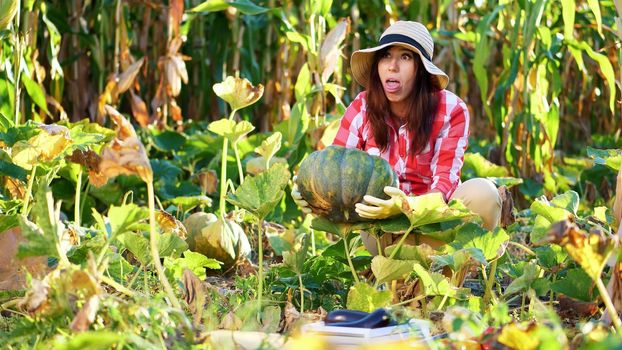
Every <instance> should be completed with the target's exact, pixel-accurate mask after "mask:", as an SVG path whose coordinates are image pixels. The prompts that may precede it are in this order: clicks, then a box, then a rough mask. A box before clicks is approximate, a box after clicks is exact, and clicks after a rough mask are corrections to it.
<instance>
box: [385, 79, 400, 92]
mask: <svg viewBox="0 0 622 350" xmlns="http://www.w3.org/2000/svg"><path fill="white" fill-rule="evenodd" d="M401 87H402V84H401V83H400V82H399V81H397V80H387V81H385V82H384V91H386V92H389V93H395V92H397V91H399V89H400V88H401Z"/></svg>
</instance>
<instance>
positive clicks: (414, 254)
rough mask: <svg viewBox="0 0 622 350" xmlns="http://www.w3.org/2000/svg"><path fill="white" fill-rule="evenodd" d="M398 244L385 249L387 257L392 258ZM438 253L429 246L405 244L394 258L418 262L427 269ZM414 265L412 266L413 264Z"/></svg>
mask: <svg viewBox="0 0 622 350" xmlns="http://www.w3.org/2000/svg"><path fill="white" fill-rule="evenodd" d="M396 247H397V244H393V245H390V246H388V247H386V248H385V252H386V254H387V255H389V256H391V254H393V250H394V249H395V248H396ZM435 254H436V251H435V250H434V249H432V247H430V246H429V245H427V244H420V245H408V244H404V245H402V247H401V248H400V250H399V251H398V252H397V253H396V254H395V256H394V257H393V258H394V259H397V260H411V261H413V262H417V263H419V264H420V265H422V266H423V267H425V268H429V267H430V264H431V263H432V259H433V258H434V255H435ZM411 265H412V264H411Z"/></svg>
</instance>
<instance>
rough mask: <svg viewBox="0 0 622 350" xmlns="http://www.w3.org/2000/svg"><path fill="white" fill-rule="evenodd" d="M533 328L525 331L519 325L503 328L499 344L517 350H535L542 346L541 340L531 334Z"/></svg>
mask: <svg viewBox="0 0 622 350" xmlns="http://www.w3.org/2000/svg"><path fill="white" fill-rule="evenodd" d="M531 328H532V327H531V326H528V327H526V329H525V328H524V327H521V326H520V325H518V324H514V323H512V324H509V325H507V326H505V327H503V330H502V331H501V335H499V339H498V340H499V343H501V344H503V345H506V346H508V347H510V348H511V349H516V350H534V349H536V348H537V347H538V345H540V339H538V337H534V336H533V335H532V334H530V333H531V332H530V331H531Z"/></svg>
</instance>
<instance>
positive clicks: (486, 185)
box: [452, 178, 502, 230]
mask: <svg viewBox="0 0 622 350" xmlns="http://www.w3.org/2000/svg"><path fill="white" fill-rule="evenodd" d="M452 199H460V200H462V202H463V203H464V205H465V206H466V207H467V208H469V210H471V211H472V212H474V213H476V214H478V215H479V216H481V217H482V220H483V221H484V227H485V228H486V229H489V230H492V229H494V228H495V227H497V226H498V225H499V220H500V218H501V208H502V201H501V196H500V195H499V191H498V190H497V187H496V186H495V184H494V183H493V182H492V181H490V180H488V179H485V178H474V179H470V180H467V181H465V182H463V183H462V184H461V185H460V186H458V188H457V189H456V191H455V192H454V194H453V196H452Z"/></svg>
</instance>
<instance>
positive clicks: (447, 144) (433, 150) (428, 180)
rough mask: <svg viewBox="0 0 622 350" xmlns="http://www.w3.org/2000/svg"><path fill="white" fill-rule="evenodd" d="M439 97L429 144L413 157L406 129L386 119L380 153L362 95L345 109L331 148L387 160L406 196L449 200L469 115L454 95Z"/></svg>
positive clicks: (447, 93) (446, 93)
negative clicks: (386, 140) (383, 146)
mask: <svg viewBox="0 0 622 350" xmlns="http://www.w3.org/2000/svg"><path fill="white" fill-rule="evenodd" d="M439 94H440V96H439V104H438V112H437V113H436V118H435V119H434V124H433V126H432V135H431V137H430V142H429V144H428V145H427V146H426V148H425V149H424V150H423V152H421V153H420V154H418V155H416V156H410V155H409V150H410V140H411V136H410V133H409V132H408V130H407V129H406V126H405V125H401V126H400V125H399V124H398V123H397V122H394V121H393V120H392V119H391V118H389V116H387V117H385V120H386V121H387V125H388V126H389V127H388V132H389V147H387V149H386V150H385V151H384V152H380V149H379V147H378V145H377V144H376V142H375V140H374V136H373V133H372V131H371V124H370V123H369V120H368V119H367V112H366V109H367V101H366V98H365V96H366V93H365V92H361V93H360V94H358V96H356V98H355V99H354V101H352V103H351V104H350V106H348V109H347V110H346V112H345V114H344V116H343V118H342V119H341V126H340V127H339V130H338V131H337V136H336V137H335V140H334V141H333V144H334V145H339V146H345V147H348V148H358V149H361V150H364V151H366V152H367V153H369V154H371V155H376V156H380V157H382V158H384V159H385V160H387V161H388V162H389V164H391V166H392V167H393V170H395V172H396V173H397V176H398V178H399V182H400V188H401V189H402V190H403V191H404V192H405V193H406V194H415V195H420V194H424V193H427V192H429V191H430V190H433V189H437V190H439V191H441V192H442V193H443V194H444V196H445V199H448V198H451V195H452V194H453V192H454V191H455V190H456V187H458V185H459V184H460V171H461V169H462V165H463V163H464V151H465V150H466V148H467V144H468V137H469V111H468V109H467V106H466V104H465V103H464V102H463V101H462V100H461V99H460V98H459V97H458V96H456V95H455V94H454V93H452V92H450V91H447V90H442V91H440V92H439Z"/></svg>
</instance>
